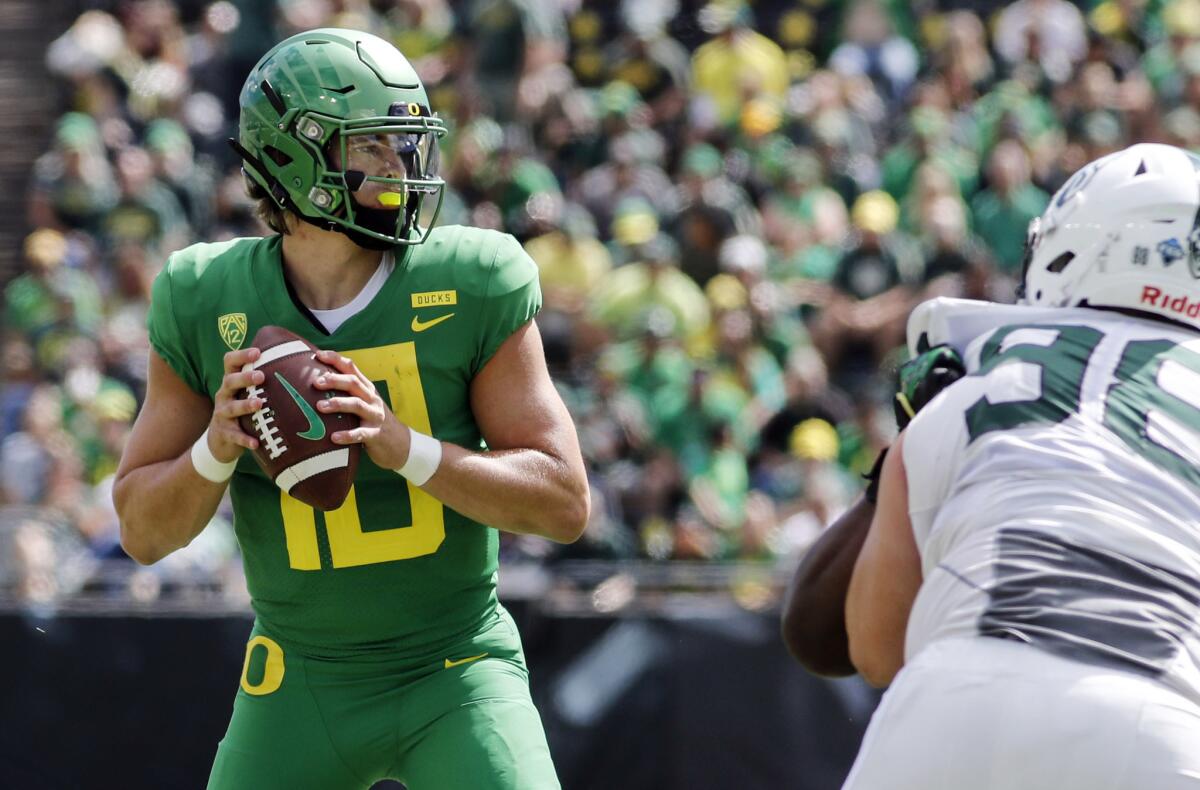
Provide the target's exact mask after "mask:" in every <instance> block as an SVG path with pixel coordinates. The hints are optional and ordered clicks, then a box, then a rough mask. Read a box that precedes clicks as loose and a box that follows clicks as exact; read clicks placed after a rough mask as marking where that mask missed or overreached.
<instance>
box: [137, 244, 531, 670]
mask: <svg viewBox="0 0 1200 790" xmlns="http://www.w3.org/2000/svg"><path fill="white" fill-rule="evenodd" d="M281 247H282V244H281V237H279V236H275V237H270V238H245V239H234V240H233V241H228V242H223V243H220V244H196V245H193V246H191V247H188V248H186V249H184V250H181V251H179V252H177V253H175V254H174V255H172V256H171V257H170V259H169V260H168V261H167V264H166V266H165V267H164V269H163V271H162V273H161V274H160V275H159V276H158V278H157V279H156V280H155V283H154V289H153V294H152V299H151V308H150V316H149V329H150V342H151V345H152V346H153V347H154V350H155V351H156V352H157V353H158V354H159V355H160V356H161V357H162V358H163V359H164V360H165V361H166V362H167V363H168V364H169V365H170V366H171V368H172V369H173V370H174V371H175V372H176V373H177V374H178V375H179V376H180V377H181V378H182V379H183V380H184V381H185V382H187V384H188V385H189V386H190V387H191V388H192V389H194V390H195V391H196V392H199V393H202V394H204V395H205V396H207V397H210V398H212V397H213V396H214V395H215V393H216V391H217V389H218V388H219V386H220V383H221V379H222V376H223V356H224V354H225V353H226V352H227V351H229V350H230V349H234V348H239V347H244V346H245V345H248V344H249V342H250V339H252V338H253V337H254V334H255V332H257V331H258V329H259V328H260V327H262V326H266V325H270V324H274V325H277V326H282V327H284V328H286V329H289V330H291V331H292V332H295V333H296V334H298V335H300V336H301V337H304V338H306V339H308V340H309V341H311V342H312V343H313V344H314V345H316V346H317V347H318V348H323V349H330V350H334V351H338V352H340V353H342V354H345V355H346V356H348V357H350V358H351V359H353V360H354V362H355V364H357V365H358V367H359V369H360V370H362V371H363V372H364V373H365V374H366V375H367V376H368V377H369V378H370V379H371V380H372V381H373V382H374V383H375V385H376V387H377V388H378V389H379V392H380V393H381V395H382V396H383V398H384V400H385V401H386V402H387V403H388V405H389V406H390V407H391V409H392V411H393V412H394V413H395V414H396V416H397V417H398V418H399V419H400V420H401V421H402V422H404V423H405V424H407V425H410V426H412V427H413V428H414V429H416V430H418V431H422V432H424V433H427V434H431V435H433V436H435V437H436V438H438V439H441V440H443V441H447V442H452V443H454V444H457V445H460V446H462V447H466V448H467V449H470V450H480V449H483V448H484V442H483V438H482V436H481V435H480V431H479V426H478V425H477V424H476V422H475V418H474V415H473V414H472V412H471V407H470V400H469V394H470V385H471V380H472V378H474V376H475V375H476V374H477V373H478V372H479V371H480V370H481V369H482V368H483V366H484V365H485V364H486V363H487V361H488V360H489V359H490V358H491V357H492V355H493V354H495V352H496V350H497V349H498V348H499V347H500V345H501V344H502V343H503V342H504V341H505V340H506V339H507V338H508V337H509V336H510V335H511V334H512V333H513V332H514V331H515V330H516V329H517V328H519V327H520V326H521V325H523V324H524V323H526V322H527V321H529V320H530V319H531V318H532V317H533V316H534V315H535V314H536V313H537V311H538V309H539V308H540V306H541V291H540V289H539V287H538V277H537V267H536V266H535V265H534V263H533V262H532V260H530V258H529V257H528V256H527V255H526V254H525V252H524V250H522V249H521V246H520V245H519V244H518V243H517V242H516V240H514V239H513V238H512V237H511V236H507V235H503V234H500V233H496V232H494V231H487V230H480V229H475V228H463V227H440V228H435V229H434V230H433V231H432V232H431V234H430V236H429V238H428V240H427V241H426V242H425V243H424V244H421V245H418V246H413V247H404V248H397V249H396V256H397V260H396V267H395V270H394V271H393V272H392V274H391V275H390V277H389V278H388V280H387V282H386V283H385V284H384V286H383V288H382V290H381V291H380V292H379V293H378V294H377V295H376V296H375V298H374V299H373V300H372V301H371V303H370V304H369V305H368V306H367V307H366V308H365V309H363V310H362V311H361V312H359V313H357V314H355V315H354V316H352V317H350V318H349V319H347V320H346V321H345V323H343V324H342V325H341V326H340V327H338V328H337V330H336V331H335V332H333V333H332V334H328V335H327V334H324V333H323V332H322V331H321V330H319V329H317V328H316V327H315V326H314V325H313V324H312V323H311V322H310V321H309V320H308V318H306V316H305V315H304V314H303V313H302V312H301V310H300V308H298V307H297V305H296V303H295V302H294V301H293V300H292V298H291V296H290V295H289V293H288V289H287V285H286V283H285V281H284V277H283V266H282V257H281ZM230 493H231V496H232V499H233V508H234V523H235V528H236V531H237V537H238V542H239V543H240V544H241V548H242V554H243V561H244V564H245V571H246V583H247V586H248V588H249V591H250V595H251V599H252V601H253V605H254V610H255V612H256V614H257V615H258V619H259V623H260V624H261V626H262V627H263V628H264V629H266V630H267V631H268V632H270V633H272V634H274V635H275V636H277V637H278V638H279V639H281V640H286V641H287V642H290V643H292V644H293V645H295V646H297V647H299V648H300V649H302V650H304V652H306V653H307V654H309V655H314V656H321V655H330V656H337V655H345V654H348V653H364V652H373V651H376V650H379V651H387V654H388V655H389V656H391V657H396V656H397V655H399V656H406V657H411V658H412V659H413V660H414V661H420V660H424V659H426V658H428V657H429V656H432V655H439V650H441V649H443V648H445V647H446V646H447V645H450V644H453V643H454V642H456V641H457V640H461V639H462V638H463V636H464V635H466V634H469V633H470V632H472V631H473V630H474V629H478V628H480V627H482V626H483V625H484V624H485V623H487V622H490V620H491V619H492V618H494V614H495V609H496V606H497V604H496V555H497V547H498V534H497V532H496V531H495V530H494V529H490V528H488V527H487V526H485V525H483V524H480V523H479V522H476V521H473V520H471V519H469V518H467V517H466V516H463V515H462V514H460V513H456V512H455V511H453V510H451V509H450V508H448V507H446V506H444V505H443V504H442V503H441V502H440V501H438V500H436V499H434V498H433V497H432V496H430V495H429V494H427V493H425V492H424V491H422V490H421V489H419V488H417V487H416V486H414V485H412V484H410V483H408V482H407V481H406V480H405V479H404V478H402V477H400V476H399V475H397V474H396V473H395V472H393V471H391V470H386V469H381V468H379V467H378V466H376V465H374V464H373V463H371V461H370V459H369V458H368V457H367V455H366V453H363V454H362V457H361V460H360V463H359V467H358V473H357V475H356V477H355V480H354V486H353V487H352V488H351V490H350V495H349V496H348V497H347V499H346V501H345V503H344V504H343V505H342V506H341V507H340V508H338V509H337V510H333V511H329V512H324V513H323V512H321V511H317V510H314V509H313V508H311V507H308V506H307V505H304V504H303V503H301V502H299V501H297V500H295V499H293V498H291V497H289V496H288V495H287V494H285V493H283V492H282V491H281V490H280V489H279V488H278V487H276V485H275V484H274V483H273V482H272V481H271V480H270V479H269V478H267V477H266V476H265V475H264V474H263V473H262V471H261V470H260V469H259V467H258V464H257V463H256V462H255V461H254V459H253V458H252V457H251V456H250V454H248V453H247V454H245V455H244V456H243V457H242V459H241V461H240V462H239V463H238V466H237V470H236V472H235V474H234V476H233V479H232V481H231V483H230Z"/></svg>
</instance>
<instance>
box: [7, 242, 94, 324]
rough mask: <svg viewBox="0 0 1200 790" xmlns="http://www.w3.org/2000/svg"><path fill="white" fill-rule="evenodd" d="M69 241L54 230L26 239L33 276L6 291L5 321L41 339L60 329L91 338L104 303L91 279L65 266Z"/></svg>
mask: <svg viewBox="0 0 1200 790" xmlns="http://www.w3.org/2000/svg"><path fill="white" fill-rule="evenodd" d="M67 251H68V246H67V240H66V238H65V237H63V235H62V234H61V233H59V232H58V231H56V230H50V229H49V228H42V229H41V230H35V231H34V232H33V233H31V234H29V236H28V237H26V239H25V245H24V253H25V262H26V265H27V271H26V273H25V274H22V275H20V276H19V277H16V278H15V279H13V281H12V282H10V283H9V284H8V286H7V287H6V288H5V289H4V321H5V324H7V325H8V326H9V327H11V328H13V329H15V330H16V331H18V332H21V333H23V334H26V335H29V336H31V337H33V338H37V337H39V336H40V335H42V334H43V333H45V332H46V331H48V330H50V329H52V328H54V327H56V326H69V327H73V328H75V329H77V330H79V331H82V332H86V333H93V332H95V331H96V330H97V329H98V328H99V326H100V318H101V312H100V311H101V298H100V291H99V289H98V288H97V287H96V282H95V280H93V279H92V278H91V277H90V276H89V275H88V274H86V273H84V272H82V271H78V270H76V269H72V268H69V267H67V266H66V265H65V262H66V257H67Z"/></svg>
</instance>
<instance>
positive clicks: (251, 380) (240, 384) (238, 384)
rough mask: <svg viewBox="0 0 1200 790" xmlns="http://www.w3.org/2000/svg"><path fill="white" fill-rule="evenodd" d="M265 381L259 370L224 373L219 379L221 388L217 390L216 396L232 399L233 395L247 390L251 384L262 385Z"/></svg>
mask: <svg viewBox="0 0 1200 790" xmlns="http://www.w3.org/2000/svg"><path fill="white" fill-rule="evenodd" d="M264 381H266V374H265V373H263V372H262V371H261V370H237V371H234V372H231V373H226V374H225V377H224V378H222V379H221V388H220V389H219V390H217V396H218V397H222V396H228V397H232V396H233V395H234V394H235V393H237V392H240V391H241V390H244V389H247V388H248V387H249V386H250V385H251V384H262V383H263V382H264Z"/></svg>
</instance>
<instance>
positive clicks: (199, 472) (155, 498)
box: [113, 348, 262, 565]
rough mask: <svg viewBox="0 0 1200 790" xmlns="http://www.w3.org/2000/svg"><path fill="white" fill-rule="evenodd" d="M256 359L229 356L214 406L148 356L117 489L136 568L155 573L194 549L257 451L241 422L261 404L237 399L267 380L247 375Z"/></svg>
mask: <svg viewBox="0 0 1200 790" xmlns="http://www.w3.org/2000/svg"><path fill="white" fill-rule="evenodd" d="M257 356H258V349H255V348H247V349H241V350H239V351H231V352H229V353H228V354H226V355H225V360H224V361H225V376H224V379H223V380H222V383H221V388H220V390H218V392H217V396H216V401H215V402H213V401H210V400H209V399H208V398H206V397H204V396H203V395H200V394H199V393H197V392H195V391H194V390H193V389H192V388H191V387H189V386H188V385H187V383H186V382H184V381H183V379H181V378H180V377H179V375H178V374H176V373H175V371H174V370H172V369H171V366H170V365H168V364H167V362H166V361H165V360H163V358H162V357H161V356H159V355H158V353H157V352H155V351H153V350H151V351H150V369H149V375H148V377H147V386H146V402H145V403H144V404H143V405H142V410H141V411H140V412H139V413H138V418H137V422H135V423H134V426H133V433H132V434H131V435H130V437H129V442H128V444H127V445H126V447H125V452H124V453H123V454H122V456H121V464H120V466H119V467H118V469H117V475H116V482H115V484H114V485H113V503H114V504H115V505H116V508H117V515H118V517H119V518H120V520H121V545H122V547H123V548H124V549H125V551H126V553H127V554H129V556H130V557H133V558H134V559H135V560H137V561H138V562H140V563H142V564H144V565H149V564H150V563H153V562H157V561H158V560H160V559H162V558H163V557H165V556H166V555H168V554H170V553H171V552H173V551H175V550H176V549H181V548H183V547H184V546H186V545H187V544H189V543H191V541H192V539H193V538H195V537H196V536H197V535H198V534H200V531H201V530H203V529H204V527H205V526H206V525H207V524H208V522H209V520H210V519H211V518H212V515H213V513H214V512H215V511H216V509H217V505H218V504H219V503H220V501H221V495H222V494H223V493H224V492H225V487H226V486H227V485H228V481H229V477H230V476H231V475H232V474H233V466H234V464H236V462H237V459H238V457H239V456H240V455H241V452H242V449H243V448H253V447H254V446H255V445H256V443H257V440H256V439H254V437H252V436H248V435H246V434H245V433H243V432H242V431H241V429H240V428H239V427H238V423H237V418H238V417H239V416H241V415H243V414H249V413H250V412H252V411H253V410H254V409H255V408H256V407H257V402H256V400H255V399H253V398H247V399H245V400H237V399H236V398H235V394H236V393H237V391H238V390H239V389H243V388H245V387H246V386H247V385H248V384H250V383H251V381H252V380H255V381H257V380H261V377H262V372H261V371H247V372H242V370H241V368H242V365H244V364H245V363H247V362H251V361H253V360H254V359H255V358H256V357H257ZM252 377H257V378H252ZM206 427H207V430H206Z"/></svg>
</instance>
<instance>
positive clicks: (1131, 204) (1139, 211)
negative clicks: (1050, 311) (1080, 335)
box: [1020, 144, 1200, 329]
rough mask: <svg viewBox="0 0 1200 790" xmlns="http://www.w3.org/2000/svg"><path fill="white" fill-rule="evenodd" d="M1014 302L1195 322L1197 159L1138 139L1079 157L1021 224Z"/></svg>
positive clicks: (1198, 299)
mask: <svg viewBox="0 0 1200 790" xmlns="http://www.w3.org/2000/svg"><path fill="white" fill-rule="evenodd" d="M1025 255H1026V257H1025V262H1024V271H1023V272H1022V282H1021V292H1020V297H1021V301H1022V302H1023V303H1025V304H1031V305H1042V306H1047V307H1077V306H1083V307H1100V308H1115V309H1120V310H1133V311H1137V312H1140V313H1148V314H1151V315H1155V316H1160V317H1162V318H1166V319H1169V320H1171V321H1176V322H1180V323H1184V324H1187V325H1189V326H1192V327H1194V328H1196V329H1200V158H1198V157H1196V156H1195V155H1193V154H1190V153H1188V152H1187V151H1184V150H1182V149H1179V148H1175V147H1173V146H1168V145H1157V144H1139V145H1135V146H1131V147H1130V148H1127V149H1125V150H1124V151H1119V152H1117V153H1114V154H1110V155H1108V156H1106V157H1103V158H1101V159H1098V160H1096V161H1095V162H1092V163H1090V164H1088V165H1085V166H1084V167H1083V168H1081V169H1080V170H1079V171H1078V172H1077V173H1075V174H1074V175H1073V176H1072V177H1071V178H1070V179H1068V180H1067V182H1066V183H1065V184H1064V185H1063V187H1062V188H1061V189H1060V190H1059V191H1058V192H1057V193H1056V194H1055V195H1054V197H1053V198H1051V200H1050V205H1049V206H1048V207H1047V208H1046V211H1045V212H1044V213H1043V214H1042V216H1041V217H1039V218H1037V219H1035V220H1034V221H1033V222H1031V223H1030V227H1029V233H1028V236H1027V240H1026V253H1025Z"/></svg>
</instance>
